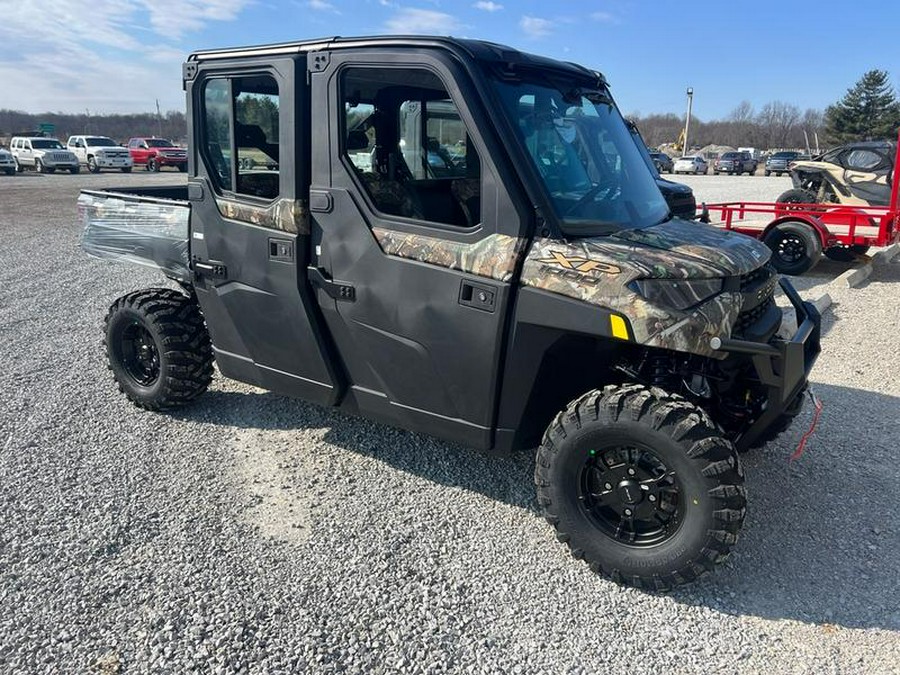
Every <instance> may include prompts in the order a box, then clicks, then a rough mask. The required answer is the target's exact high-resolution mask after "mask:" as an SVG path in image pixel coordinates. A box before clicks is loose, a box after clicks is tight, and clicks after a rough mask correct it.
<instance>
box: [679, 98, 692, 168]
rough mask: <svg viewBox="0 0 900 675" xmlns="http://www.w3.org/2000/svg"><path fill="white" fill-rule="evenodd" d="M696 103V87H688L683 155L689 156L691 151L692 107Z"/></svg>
mask: <svg viewBox="0 0 900 675" xmlns="http://www.w3.org/2000/svg"><path fill="white" fill-rule="evenodd" d="M693 105H694V88H693V87H688V88H687V117H686V118H685V120H684V147H683V148H682V149H681V156H682V157H687V155H688V153H689V152H690V148H691V145H690V143H689V142H688V138H689V137H690V133H691V108H692V107H693Z"/></svg>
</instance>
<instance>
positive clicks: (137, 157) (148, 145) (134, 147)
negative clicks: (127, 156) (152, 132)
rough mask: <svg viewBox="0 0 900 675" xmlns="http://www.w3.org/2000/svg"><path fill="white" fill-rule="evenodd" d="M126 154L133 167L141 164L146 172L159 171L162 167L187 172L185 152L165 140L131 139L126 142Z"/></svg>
mask: <svg viewBox="0 0 900 675" xmlns="http://www.w3.org/2000/svg"><path fill="white" fill-rule="evenodd" d="M128 152H129V153H131V159H132V160H133V161H134V163H135V165H138V164H143V165H144V167H145V168H146V169H147V171H159V170H160V169H161V168H163V167H164V166H175V167H178V170H179V171H182V172H183V171H187V150H185V149H184V148H179V147H178V146H177V145H175V144H174V143H173V142H172V141H169V140H167V139H165V138H151V137H146V136H139V137H137V138H132V139H131V140H129V141H128Z"/></svg>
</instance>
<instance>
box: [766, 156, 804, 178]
mask: <svg viewBox="0 0 900 675" xmlns="http://www.w3.org/2000/svg"><path fill="white" fill-rule="evenodd" d="M798 157H800V153H799V152H797V151H795V150H782V151H781V152H776V153H775V154H774V155H770V156H769V158H768V159H767V160H766V169H765V173H766V175H767V176H771V175H772V174H773V173H774V174H775V175H776V176H780V175H781V174H783V173H787V172H788V171H790V169H791V162H794V161H796V160H797V158H798Z"/></svg>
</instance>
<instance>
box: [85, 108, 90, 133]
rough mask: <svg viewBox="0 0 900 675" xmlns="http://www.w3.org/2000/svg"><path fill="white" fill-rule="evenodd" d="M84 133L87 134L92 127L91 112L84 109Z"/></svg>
mask: <svg viewBox="0 0 900 675" xmlns="http://www.w3.org/2000/svg"><path fill="white" fill-rule="evenodd" d="M84 115H85V117H84V133H85V134H87V132H88V129H89V128H90V126H91V111H90V110H88V109H87V108H85V109H84Z"/></svg>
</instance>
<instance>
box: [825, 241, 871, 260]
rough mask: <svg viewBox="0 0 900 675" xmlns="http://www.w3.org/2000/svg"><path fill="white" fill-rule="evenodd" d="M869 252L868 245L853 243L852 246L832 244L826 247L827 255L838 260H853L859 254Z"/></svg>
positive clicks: (830, 258)
mask: <svg viewBox="0 0 900 675" xmlns="http://www.w3.org/2000/svg"><path fill="white" fill-rule="evenodd" d="M868 252H869V247H868V246H863V245H862V244H852V245H850V246H832V247H831V248H827V249H825V257H826V258H828V259H829V260H835V261H837V262H853V261H854V260H856V258H857V257H858V256H861V255H865V254H866V253H868Z"/></svg>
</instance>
